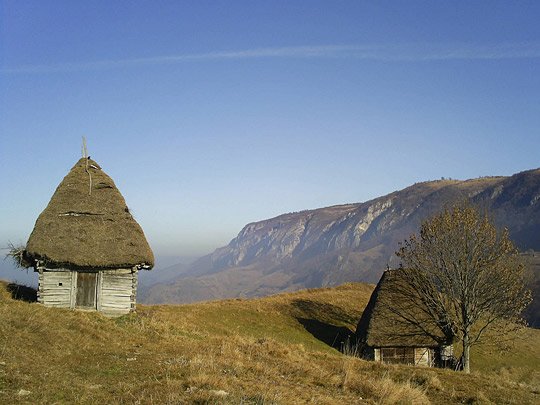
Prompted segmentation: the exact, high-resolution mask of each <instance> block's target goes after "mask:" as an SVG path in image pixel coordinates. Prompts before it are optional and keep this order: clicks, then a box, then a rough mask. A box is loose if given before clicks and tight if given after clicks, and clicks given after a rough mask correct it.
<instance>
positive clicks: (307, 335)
mask: <svg viewBox="0 0 540 405" xmlns="http://www.w3.org/2000/svg"><path fill="white" fill-rule="evenodd" d="M372 289H373V286H372V285H366V284H360V283H355V284H346V285H343V286H340V287H337V288H331V289H316V290H305V291H299V292H295V293H288V294H280V295H276V296H272V297H267V298H261V299H250V300H240V299H237V300H226V301H215V302H205V303H198V304H190V305H177V306H173V305H170V306H166V305H163V306H139V307H138V311H137V313H136V314H131V315H128V316H124V317H120V318H116V319H111V318H106V317H104V316H102V315H100V314H97V313H89V312H74V311H70V310H62V309H52V308H44V307H42V306H40V305H39V304H36V303H27V302H23V301H20V300H14V299H12V296H11V294H10V293H9V292H8V290H7V286H6V283H0V403H29V404H30V403H32V404H36V403H44V404H45V403H46V404H55V403H57V404H71V403H89V404H104V403H120V404H123V403H125V404H162V403H164V404H169V403H170V404H183V403H199V404H207V403H208V404H222V403H230V404H274V403H275V404H294V403H317V404H338V403H339V404H355V403H380V404H393V403H412V404H427V403H433V404H444V403H468V404H476V403H478V404H480V403H482V404H484V403H485V404H487V403H513V404H527V403H530V404H532V403H539V402H540V331H539V330H533V329H528V330H527V331H526V332H524V334H523V335H522V336H521V337H520V339H518V340H516V341H515V343H514V345H513V346H512V347H511V348H510V349H509V350H508V351H506V352H504V353H500V352H499V351H498V350H495V349H493V348H484V349H483V350H476V351H475V352H474V353H473V357H472V368H473V370H474V371H473V373H471V374H470V375H464V374H462V373H459V372H453V371H449V370H438V369H426V368H418V367H416V368H415V367H410V366H386V365H380V364H375V363H373V362H368V361H364V360H361V359H358V358H355V357H353V356H347V355H344V354H342V353H340V352H339V351H338V350H336V349H335V348H334V347H339V346H340V343H341V342H342V341H344V339H346V337H347V335H348V334H350V333H351V331H354V329H355V327H356V323H357V321H358V319H359V317H360V315H361V312H362V309H363V308H364V307H365V305H366V303H367V300H368V299H369V296H370V294H371V291H372ZM333 346H334V347H333Z"/></svg>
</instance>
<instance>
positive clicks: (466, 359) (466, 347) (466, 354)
mask: <svg viewBox="0 0 540 405" xmlns="http://www.w3.org/2000/svg"><path fill="white" fill-rule="evenodd" d="M470 349H471V345H470V343H469V334H468V333H465V334H464V335H463V355H462V356H461V358H462V360H463V372H465V373H470V372H471V364H470V362H471V360H470Z"/></svg>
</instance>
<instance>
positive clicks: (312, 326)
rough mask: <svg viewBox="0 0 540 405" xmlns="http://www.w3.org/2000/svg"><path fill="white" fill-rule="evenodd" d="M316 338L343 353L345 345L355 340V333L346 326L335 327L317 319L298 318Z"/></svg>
mask: <svg viewBox="0 0 540 405" xmlns="http://www.w3.org/2000/svg"><path fill="white" fill-rule="evenodd" d="M296 319H297V320H298V322H300V323H301V324H302V326H303V327H304V328H305V329H306V330H307V331H308V332H309V333H311V334H312V335H313V336H314V337H315V338H317V339H318V340H320V341H321V342H324V343H326V344H327V345H328V346H331V347H333V348H334V349H336V350H339V351H342V350H343V347H344V345H345V344H346V343H347V342H348V341H349V340H351V339H352V338H353V335H354V334H353V332H351V331H350V330H349V328H346V327H344V326H335V325H331V324H329V323H324V322H321V321H318V320H316V319H306V318H296Z"/></svg>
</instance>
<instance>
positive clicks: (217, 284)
mask: <svg viewBox="0 0 540 405" xmlns="http://www.w3.org/2000/svg"><path fill="white" fill-rule="evenodd" d="M461 200H469V201H471V202H472V203H473V204H476V205H478V206H479V207H481V208H482V209H486V210H488V212H490V214H491V215H492V216H493V219H494V221H495V222H496V223H497V225H499V226H501V227H503V226H504V227H507V228H508V229H509V231H510V235H511V237H512V238H513V239H514V241H515V242H516V243H517V245H518V246H519V247H520V249H522V250H528V249H535V250H540V169H536V170H530V171H526V172H522V173H518V174H516V175H513V176H511V177H484V178H479V179H473V180H466V181H458V180H439V181H430V182H424V183H417V184H414V185H412V186H410V187H408V188H405V189H403V190H401V191H396V192H393V193H391V194H388V195H386V196H384V197H380V198H376V199H374V200H371V201H368V202H365V203H357V204H347V205H338V206H333V207H327V208H321V209H315V210H308V211H302V212H296V213H290V214H284V215H281V216H278V217H276V218H272V219H268V220H264V221H260V222H255V223H251V224H248V225H246V226H245V227H244V229H242V230H241V231H240V233H239V234H238V236H237V237H236V238H234V239H233V240H232V241H231V242H230V243H229V245H228V246H225V247H222V248H219V249H217V250H216V251H215V252H214V253H212V254H210V255H208V256H205V257H203V258H201V259H199V260H198V261H197V262H195V263H194V264H193V265H192V267H191V269H190V270H189V271H188V272H186V273H184V274H183V275H182V276H180V277H179V278H178V279H177V280H176V281H175V282H173V283H169V284H168V285H161V284H158V285H155V286H153V287H152V288H150V289H149V290H147V291H146V292H145V294H144V296H143V300H144V301H146V302H150V303H159V302H190V301H197V300H202V299H213V298H225V297H244V296H260V295H266V294H271V293H275V292H280V291H287V290H295V289H299V288H311V287H321V286H332V285H337V284H340V283H343V282H346V281H368V282H376V281H377V280H378V279H379V277H380V275H381V273H382V271H383V270H384V269H385V268H386V267H387V266H390V267H392V266H396V265H397V264H398V262H397V258H396V257H395V255H394V252H395V251H396V250H397V247H398V242H400V241H402V240H404V239H405V238H407V237H408V236H409V235H410V234H412V233H414V232H416V231H417V229H418V228H419V225H420V223H421V221H422V220H424V219H425V218H427V217H429V216H430V215H432V214H434V213H435V212H437V211H439V210H441V209H442V208H444V207H445V206H447V205H451V204H453V203H456V202H458V201H461Z"/></svg>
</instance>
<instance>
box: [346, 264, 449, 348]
mask: <svg viewBox="0 0 540 405" xmlns="http://www.w3.org/2000/svg"><path fill="white" fill-rule="evenodd" d="M398 271H399V270H387V271H385V272H384V273H383V275H382V277H381V279H380V280H379V283H378V284H377V287H375V290H373V293H372V294H371V297H370V299H369V302H368V304H367V306H366V308H365V309H364V312H363V313H362V316H361V318H360V321H359V322H358V326H357V328H356V338H357V340H358V341H359V343H360V344H362V345H366V346H371V347H437V346H438V345H439V344H438V343H437V342H436V341H435V340H434V339H433V338H432V337H430V336H429V335H428V334H427V333H426V332H425V331H423V330H421V329H420V328H419V327H417V326H414V325H412V324H411V323H409V322H406V321H404V318H403V316H401V315H400V313H401V312H400V311H401V310H402V309H404V308H405V305H407V306H408V308H405V310H406V313H407V315H410V314H411V312H414V313H415V314H416V313H417V316H418V317H420V316H422V315H421V311H419V310H418V311H417V310H416V309H413V310H412V311H411V308H410V303H407V304H403V303H402V302H401V301H402V296H401V297H400V293H399V292H398V291H400V290H401V289H400V288H399V286H398V282H399V278H398V277H396V275H397V273H396V272H398ZM404 312H405V311H404ZM423 325H424V326H425V325H426V322H423ZM430 329H431V330H430V332H431V333H433V334H435V335H437V334H438V332H437V331H436V328H430Z"/></svg>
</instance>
